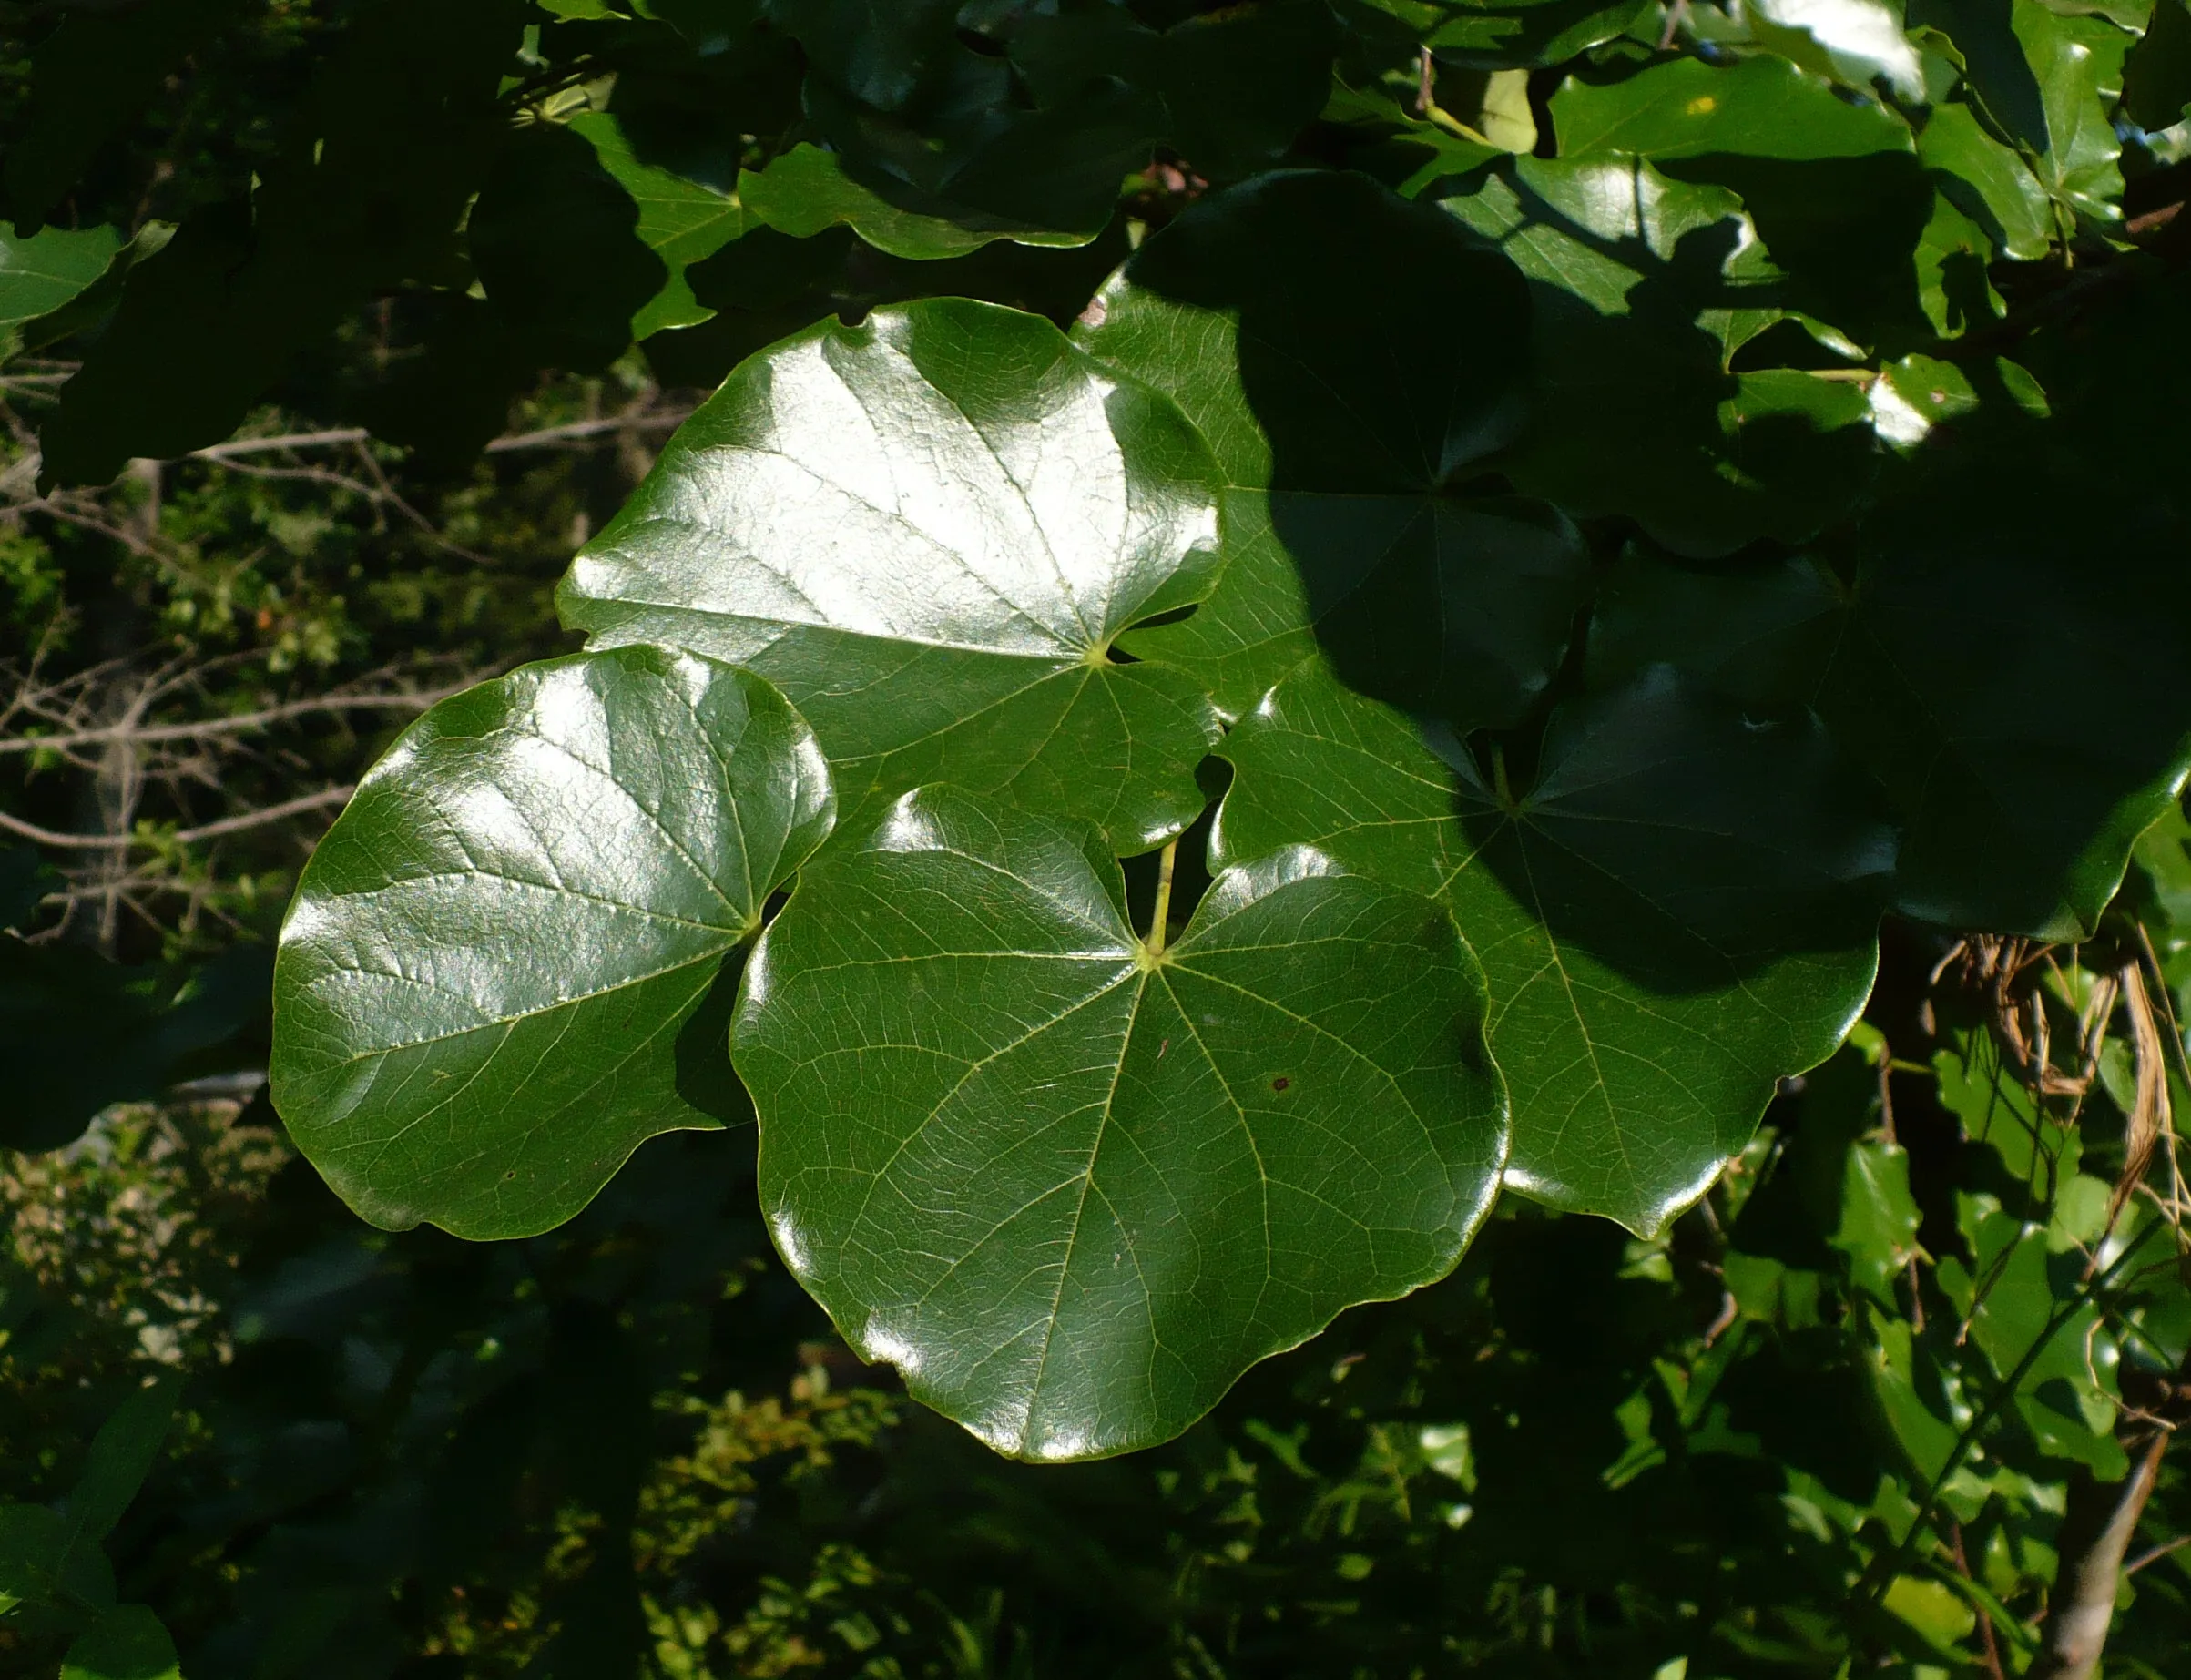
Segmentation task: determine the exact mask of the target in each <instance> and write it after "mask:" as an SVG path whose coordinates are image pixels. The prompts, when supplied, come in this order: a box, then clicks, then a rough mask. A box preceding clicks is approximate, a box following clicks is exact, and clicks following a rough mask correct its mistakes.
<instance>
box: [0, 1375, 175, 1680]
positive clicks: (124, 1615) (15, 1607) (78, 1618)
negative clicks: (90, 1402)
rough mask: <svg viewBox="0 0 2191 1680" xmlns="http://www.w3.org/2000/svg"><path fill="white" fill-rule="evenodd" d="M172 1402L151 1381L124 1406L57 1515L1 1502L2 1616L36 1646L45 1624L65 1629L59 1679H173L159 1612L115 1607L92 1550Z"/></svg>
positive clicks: (123, 1504)
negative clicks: (147, 1386)
mask: <svg viewBox="0 0 2191 1680" xmlns="http://www.w3.org/2000/svg"><path fill="white" fill-rule="evenodd" d="M175 1400H176V1396H175V1392H174V1390H173V1386H172V1385H156V1386H154V1387H151V1388H147V1389H142V1390H138V1392H137V1393H136V1394H134V1395H132V1396H131V1397H130V1398H129V1399H128V1400H125V1401H123V1402H122V1404H121V1405H120V1406H119V1407H118V1408H117V1410H115V1412H114V1414H113V1415H112V1416H111V1417H109V1418H108V1419H107V1421H106V1422H105V1423H104V1424H103V1425H102V1426H101V1427H100V1429H99V1432H98V1434H97V1436H96V1437H94V1439H93V1440H92V1442H91V1445H90V1450H89V1451H88V1452H87V1456H86V1461H85V1466H84V1471H83V1474H82V1476H81V1477H80V1478H79V1479H78V1481H77V1482H76V1487H75V1488H74V1489H73V1490H72V1491H71V1492H70V1493H69V1495H68V1497H67V1500H66V1502H65V1504H64V1506H63V1508H62V1509H61V1510H59V1511H56V1510H54V1509H53V1508H52V1507H51V1506H47V1505H30V1504H12V1503H10V1504H0V1615H5V1616H6V1617H8V1619H9V1621H10V1623H11V1624H12V1626H11V1628H10V1630H9V1631H10V1632H11V1633H15V1634H18V1636H24V1637H28V1638H30V1639H34V1640H35V1639H36V1638H37V1637H38V1636H39V1634H42V1633H44V1632H45V1631H46V1629H47V1628H49V1627H52V1626H56V1625H57V1626H58V1627H60V1628H62V1629H65V1630H67V1632H68V1633H69V1634H70V1635H71V1637H70V1639H69V1643H68V1647H67V1655H66V1657H64V1658H63V1659H62V1664H61V1674H62V1676H63V1680H180V1675H181V1669H180V1667H179V1666H178V1660H177V1657H176V1655H175V1642H174V1641H173V1640H172V1639H170V1638H169V1637H168V1630H167V1629H166V1628H165V1627H164V1626H162V1625H161V1624H160V1620H159V1618H158V1616H157V1615H156V1614H153V1613H152V1612H151V1611H150V1610H148V1609H147V1608H146V1607H145V1606H144V1605H143V1604H117V1603H116V1602H115V1585H114V1570H113V1567H112V1565H110V1564H109V1563H107V1554H106V1553H105V1552H104V1551H102V1550H101V1548H100V1544H99V1543H100V1542H101V1541H103V1540H105V1539H106V1538H107V1534H108V1533H109V1532H111V1531H112V1530H113V1528H114V1525H115V1524H116V1522H118V1521H119V1520H120V1519H121V1516H122V1513H123V1512H124V1511H125V1510H127V1508H128V1505H129V1502H130V1501H131V1500H132V1499H134V1498H135V1497H136V1495H137V1491H138V1484H140V1483H141V1482H142V1481H144V1479H145V1472H146V1471H148V1470H149V1469H150V1468H151V1466H152V1461H153V1460H154V1459H155V1458H156V1457H157V1456H158V1452H159V1449H160V1442H161V1440H162V1439H163V1438H164V1437H165V1436H166V1434H167V1432H168V1425H169V1424H170V1423H171V1422H172V1421H173V1420H174V1415H175Z"/></svg>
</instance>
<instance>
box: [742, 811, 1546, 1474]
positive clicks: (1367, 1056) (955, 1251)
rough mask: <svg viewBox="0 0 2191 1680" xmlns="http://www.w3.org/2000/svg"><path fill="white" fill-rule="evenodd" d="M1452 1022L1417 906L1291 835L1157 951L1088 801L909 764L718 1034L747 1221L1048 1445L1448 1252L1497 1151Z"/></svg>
mask: <svg viewBox="0 0 2191 1680" xmlns="http://www.w3.org/2000/svg"><path fill="white" fill-rule="evenodd" d="M1482 1019H1483V1017H1482V992H1481V983H1480V979H1479V976H1478V974H1477V972H1476V970H1475V965H1474V964H1473V962H1471V961H1470V960H1469V957H1468V955H1467V953H1466V952H1465V951H1463V950H1462V948H1461V946H1460V944H1459V942H1458V941H1456V940H1455V939H1454V937H1453V933H1452V927H1451V925H1450V923H1449V922H1448V921H1446V919H1445V917H1444V915H1443V913H1442V911H1439V910H1438V908H1437V907H1436V906H1435V905H1433V904H1431V903H1429V902H1427V901H1424V900H1422V899H1420V898H1417V897H1415V896H1414V895H1412V894H1410V893H1404V892H1399V891H1393V890H1392V889H1391V888H1389V887H1385V886H1381V885H1378V884H1376V883H1375V882H1372V881H1367V880H1363V879H1360V878H1358V877H1353V876H1348V875H1343V874H1340V873H1338V872H1337V871H1335V870H1334V869H1333V867H1332V865H1331V864H1330V862H1329V860H1326V859H1324V858H1323V857H1321V856H1320V855H1318V854H1316V853H1313V852H1310V851H1306V850H1294V851H1289V852H1286V853H1283V854H1281V855H1279V856H1276V857H1273V858H1269V859H1267V860H1263V861H1261V862H1259V863H1258V864H1256V865H1253V866H1251V867H1249V868H1246V869H1240V870H1234V871H1228V872H1227V873H1225V874H1223V875H1221V876H1220V877H1219V878H1218V881H1217V883H1216V885H1215V886H1214V887H1212V888H1211V890H1210V891H1209V892H1208V895H1207V896H1206V897H1205V898H1204V899H1203V901H1202V902H1201V904H1200V906H1199V907H1198V908H1197V911H1196V913H1195V915H1194V918H1193V920H1192V921H1191V922H1190V923H1189V924H1188V927H1187V932H1186V933H1185V934H1184V935H1183V936H1182V937H1181V938H1180V939H1179V940H1178V941H1177V943H1175V944H1173V945H1171V946H1170V947H1169V948H1167V949H1166V950H1164V951H1162V952H1161V953H1157V952H1151V951H1150V950H1149V949H1148V947H1147V946H1146V944H1144V943H1143V942H1141V941H1139V940H1137V939H1136V937H1135V935H1134V933H1133V932H1132V930H1131V928H1130V927H1129V926H1128V925H1127V922H1126V902H1125V883H1124V881H1123V880H1122V878H1121V876H1120V873H1119V871H1118V869H1117V866H1116V864H1115V863H1113V862H1112V860H1111V859H1110V857H1109V856H1108V855H1107V854H1106V852H1105V850H1103V848H1102V846H1101V845H1100V843H1099V842H1098V841H1097V840H1096V836H1095V835H1094V834H1093V833H1092V832H1089V831H1088V830H1085V829H1084V830H1068V829H1065V828H1063V827H1061V826H1059V825H1056V824H1054V823H1051V822H1048V821H1045V820H1042V819H1039V818H1035V817H1032V816H1028V815H1025V814H1024V813H1022V812H1019V811H1017V810H1014V809H1012V808H1010V807H1007V806H1004V805H1002V804H998V803H994V802H992V801H988V800H984V799H978V798H975V797H973V796H971V795H967V794H963V793H961V792H959V791H957V790H955V789H947V788H932V789H922V790H920V791H917V792H915V793H912V794H909V795H908V796H906V798H905V799H902V801H900V802H899V803H898V804H897V805H895V806H893V807H892V809H891V810H890V812H889V813H888V815H887V816H886V818H885V820H883V822H882V824H881V827H880V828H879V829H877V830H875V831H874V833H873V834H872V835H871V838H869V839H868V840H866V841H865V842H864V844H862V845H861V846H860V847H859V848H857V849H854V850H843V851H841V852H838V853H836V854H835V855H833V856H832V858H831V860H829V861H828V862H827V863H826V864H823V865H819V866H817V868H816V870H815V871H813V874H812V879H811V880H810V881H808V882H806V883H805V884H803V885H802V886H801V888H800V892H799V894H798V896H797V897H796V898H795V899H794V900H793V901H792V902H791V904H790V907H789V908H788V909H787V910H786V911H784V913H783V915H782V916H781V917H780V918H779V919H778V920H777V921H776V922H775V923H774V924H773V925H772V926H771V927H770V928H769V932H768V933H767V934H766V935H765V936H764V938H763V939H762V942H761V944H760V946H759V949H758V950H757V951H756V952H755V954H754V960H753V962H752V964H751V966H750V967H749V971H748V974H747V981H746V991H745V995H744V998H743V1000H742V1001H741V1003H740V1005H739V1014H738V1019H737V1023H736V1027H735V1030H734V1038H733V1043H734V1046H735V1055H736V1059H737V1063H738V1067H739V1073H740V1074H741V1075H742V1076H743V1077H744V1079H745V1080H746V1082H747V1084H748V1085H749V1087H750V1088H751V1090H752V1091H753V1094H754V1101H755V1104H756V1105H757V1106H758V1108H759V1114H760V1125H761V1145H760V1192H761V1199H762V1204H763V1207H764V1208H765V1210H766V1212H767V1215H768V1217H769V1223H770V1227H771V1228H772V1230H773V1231H774V1233H775V1236H776V1241H777V1246H778V1247H779V1248H780V1250H781V1251H782V1253H783V1256H784V1257H785V1259H786V1260H787V1261H788V1262H789V1264H790V1267H791V1268H792V1270H793V1271H794V1272H795V1273H797V1275H798V1276H799V1278H800V1281H801V1282H803V1283H804V1284H805V1285H806V1286H807V1288H808V1289H809V1290H810V1291H811V1292H812V1293H813V1295H814V1296H815V1297H816V1298H818V1299H819V1300H820V1302H821V1303H822V1305H823V1306H824V1307H826V1308H828V1309H829V1311H830V1313H831V1317H832V1318H834V1319H835V1320H836V1321H837V1325H838V1328H839V1329H841V1330H842V1331H843V1333H844V1334H845V1336H846V1338H847V1339H849V1340H850V1341H851V1344H852V1346H853V1347H854V1348H856V1349H859V1350H860V1351H861V1353H862V1354H863V1355H864V1356H866V1357H868V1358H871V1359H889V1360H890V1361H892V1363H894V1364H896V1365H897V1366H898V1367H899V1368H900V1369H902V1371H903V1372H904V1374H905V1380H906V1382H907V1385H908V1387H910V1388H911V1389H912V1392H913V1393H914V1394H915V1395H917V1396H918V1397H920V1398H921V1399H922V1400H925V1401H927V1402H928V1403H929V1404H931V1405H932V1406H934V1407H936V1408H937V1409H938V1410H942V1411H943V1412H945V1413H947V1414H948V1415H950V1416H951V1417H953V1418H955V1419H956V1420H959V1421H960V1422H962V1423H963V1424H964V1425H965V1426H966V1427H967V1428H969V1429H970V1430H972V1431H973V1432H974V1433H975V1434H977V1435H979V1436H980V1437H982V1439H983V1440H984V1441H988V1442H989V1443H990V1444H991V1445H992V1446H994V1447H995V1448H997V1449H998V1450H999V1451H1005V1452H1010V1453H1014V1454H1016V1455H1018V1456H1022V1457H1025V1458H1034V1459H1073V1458H1087V1457H1092V1456H1096V1455H1099V1454H1104V1453H1111V1452H1122V1451H1127V1450H1129V1449H1131V1448H1135V1447H1141V1446H1146V1445H1149V1444H1151V1443H1152V1442H1155V1441H1163V1440H1165V1439H1167V1438H1168V1437H1170V1436H1173V1435H1176V1434H1177V1433H1178V1432H1179V1431H1181V1430H1183V1429H1185V1428H1186V1427H1187V1425H1188V1424H1189V1423H1191V1422H1193V1421H1194V1420H1195V1419H1196V1418H1197V1417H1199V1416H1200V1415H1201V1414H1202V1413H1203V1412H1204V1411H1205V1410H1208V1408H1209V1407H1210V1406H1211V1405H1212V1404H1214V1403H1215V1402H1216V1401H1217V1400H1218V1397H1219V1396H1220V1395H1221V1394H1223V1392H1224V1391H1225V1390H1226V1389H1227V1387H1228V1386H1229V1385H1230V1384H1231V1382H1232V1381H1233V1380H1234V1379H1235V1378H1237V1377H1238V1375H1239V1374H1240V1373H1241V1372H1242V1371H1243V1370H1244V1369H1247V1368H1248V1366H1249V1365H1251V1364H1253V1363H1254V1362H1255V1361H1256V1360H1258V1359H1262V1358H1264V1357H1265V1356H1266V1355H1269V1354H1271V1353H1275V1352H1278V1351H1279V1350H1280V1349H1286V1348H1289V1347H1292V1346H1294V1345H1295V1344H1297V1343H1299V1342H1300V1341H1302V1340H1304V1339H1307V1338H1308V1337H1310V1336H1311V1335H1313V1334H1315V1332H1316V1331H1317V1330H1319V1329H1321V1328H1322V1327H1323V1326H1324V1325H1325V1324H1326V1323H1327V1322H1329V1321H1330V1319H1331V1317H1332V1315H1333V1314H1335V1313H1337V1312H1338V1311H1340V1309H1341V1308H1344V1307H1347V1306H1349V1305H1351V1304H1353V1303H1355V1302H1359V1301H1364V1300H1373V1299H1385V1298H1391V1297H1394V1296H1397V1295H1400V1294H1402V1293H1404V1292H1406V1291H1407V1290H1409V1289H1412V1288H1417V1287H1418V1286H1420V1285H1422V1284H1425V1283H1428V1282H1430V1281H1432V1279H1433V1278H1439V1277H1442V1276H1443V1275H1444V1274H1445V1273H1446V1272H1447V1271H1448V1270H1450V1269H1451V1268H1452V1266H1453V1264H1454V1262H1455V1261H1456V1260H1457V1259H1458V1258H1459V1257H1460V1255H1461V1252H1462V1248H1463V1247H1466V1245H1467V1242H1468V1239H1469V1237H1470V1235H1471V1234H1472V1233H1473V1230H1474V1229H1475V1227H1476V1225H1477V1223H1478V1222H1479V1221H1480V1220H1481V1219H1482V1217H1483V1214H1484V1211H1485V1210H1486V1208H1487V1207H1489V1205H1490V1202H1491V1198H1492V1196H1493V1188H1494V1186H1495V1185H1496V1182H1497V1177H1498V1170H1499V1166H1500V1163H1501V1161H1502V1159H1503V1156H1504V1153H1505V1127H1504V1123H1503V1094H1502V1092H1501V1089H1500V1084H1499V1078H1498V1074H1497V1073H1496V1072H1495V1071H1494V1070H1493V1067H1492V1065H1491V1064H1490V1062H1489V1060H1488V1058H1487V1056H1486V1055H1485V1054H1484V1050H1483V1038H1482Z"/></svg>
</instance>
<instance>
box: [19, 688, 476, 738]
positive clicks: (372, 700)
mask: <svg viewBox="0 0 2191 1680" xmlns="http://www.w3.org/2000/svg"><path fill="white" fill-rule="evenodd" d="M464 687H466V685H464V684H462V683H459V684H456V685H455V686H453V687H447V688H428V689H423V690H421V691H419V692H416V693H402V694H350V695H343V694H331V695H322V696H320V697H315V698H313V699H309V700H293V701H290V703H289V704H287V705H283V706H270V707H268V708H265V709H264V710H261V711H255V712H243V713H239V714H238V715H237V716H235V717H232V718H208V719H206V720H204V721H202V722H199V723H159V724H151V725H145V726H139V727H138V728H131V727H130V726H129V725H127V724H112V725H109V726H108V727H107V728H103V729H83V730H79V731H77V732H76V733H74V734H69V735H25V736H19V737H16V738H13V739H8V740H0V755H4V754H7V753H19V752H67V751H70V750H72V749H74V748H83V747H94V746H97V745H99V744H101V743H103V742H107V741H123V740H126V741H130V742H134V743H138V744H140V745H147V746H149V745H152V744H154V743H157V742H160V741H202V740H209V739H213V738H218V737H220V736H225V735H243V734H248V733H250V731H251V730H254V729H263V728H269V727H270V726H271V725H274V724H277V723H286V722H288V721H289V720H290V718H304V717H310V716H311V714H313V713H315V712H343V711H378V710H382V709H385V710H389V711H404V710H408V711H424V710H425V709H426V708H428V707H430V706H433V705H436V704H438V703H439V702H440V701H443V700H445V699H447V698H448V697H450V696H451V695H453V694H456V693H458V692H460V691H461V690H462V689H463V688H464Z"/></svg>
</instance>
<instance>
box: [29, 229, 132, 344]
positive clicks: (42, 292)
mask: <svg viewBox="0 0 2191 1680" xmlns="http://www.w3.org/2000/svg"><path fill="white" fill-rule="evenodd" d="M121 249H122V239H121V235H120V234H119V233H117V231H116V230H115V229H112V228H87V229H84V230H83V231H82V232H81V233H72V232H70V231H68V230H67V229H62V228H47V229H44V230H43V231H42V232H40V233H38V234H36V235H35V236H33V237H32V238H30V239H17V238H16V237H15V235H14V234H12V233H10V232H9V231H8V230H7V229H5V228H0V351H5V349H6V348H7V347H8V346H9V345H11V344H12V343H13V342H14V341H15V336H16V334H17V332H18V331H20V330H21V329H22V328H24V327H25V326H27V325H28V324H29V323H30V322H32V321H36V320H37V319H38V317H39V316H41V315H50V314H52V313H53V312H54V311H56V310H58V309H61V308H64V307H65V306H66V305H67V304H68V303H70V302H71V301H73V300H75V299H76V298H77V297H78V296H79V295H81V294H82V293H83V292H84V291H85V290H87V289H88V288H90V287H91V286H92V285H93V284H94V283H96V282H97V280H98V279H99V277H100V276H101V275H103V274H105V273H106V272H107V269H108V267H109V266H110V265H111V264H112V263H113V261H114V260H115V257H116V256H117V254H118V253H119V252H120V250H121Z"/></svg>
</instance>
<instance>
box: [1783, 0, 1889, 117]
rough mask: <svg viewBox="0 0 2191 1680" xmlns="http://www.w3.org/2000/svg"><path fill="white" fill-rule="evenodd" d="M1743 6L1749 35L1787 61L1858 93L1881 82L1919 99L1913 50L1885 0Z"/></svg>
mask: <svg viewBox="0 0 2191 1680" xmlns="http://www.w3.org/2000/svg"><path fill="white" fill-rule="evenodd" d="M1748 10H1749V21H1750V33H1751V36H1752V38H1753V39H1755V40H1756V41H1757V42H1758V44H1759V45H1760V46H1768V47H1770V48H1772V49H1773V50H1774V51H1775V52H1777V53H1778V54H1780V55H1781V56H1783V57H1785V58H1788V59H1789V60H1790V61H1792V62H1793V63H1796V64H1799V65H1802V66H1805V67H1806V68H1809V69H1812V70H1818V71H1820V72H1822V73H1825V74H1828V75H1831V76H1834V77H1836V78H1837V79H1838V80H1839V81H1841V82H1843V83H1845V84H1846V85H1847V86H1849V87H1853V88H1856V89H1858V90H1859V91H1860V92H1864V93H1870V92H1871V91H1873V85H1874V84H1875V83H1879V82H1884V83H1885V84H1886V85H1887V86H1888V87H1890V89H1891V90H1892V91H1893V92H1894V94H1895V95H1896V96H1897V97H1900V98H1902V99H1906V100H1908V101H1910V102H1911V103H1912V104H1915V103H1918V102H1920V101H1921V100H1922V99H1923V97H1924V91H1925V73H1924V68H1923V66H1921V64H1920V63H1919V62H1918V56H1917V49H1916V48H1915V47H1914V46H1911V44H1910V37H1909V36H1907V35H1906V34H1904V33H1903V30H1902V15H1901V10H1900V8H1898V7H1894V6H1890V5H1887V4H1886V3H1885V0H1757V4H1755V5H1752V6H1750V7H1749V8H1748Z"/></svg>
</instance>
